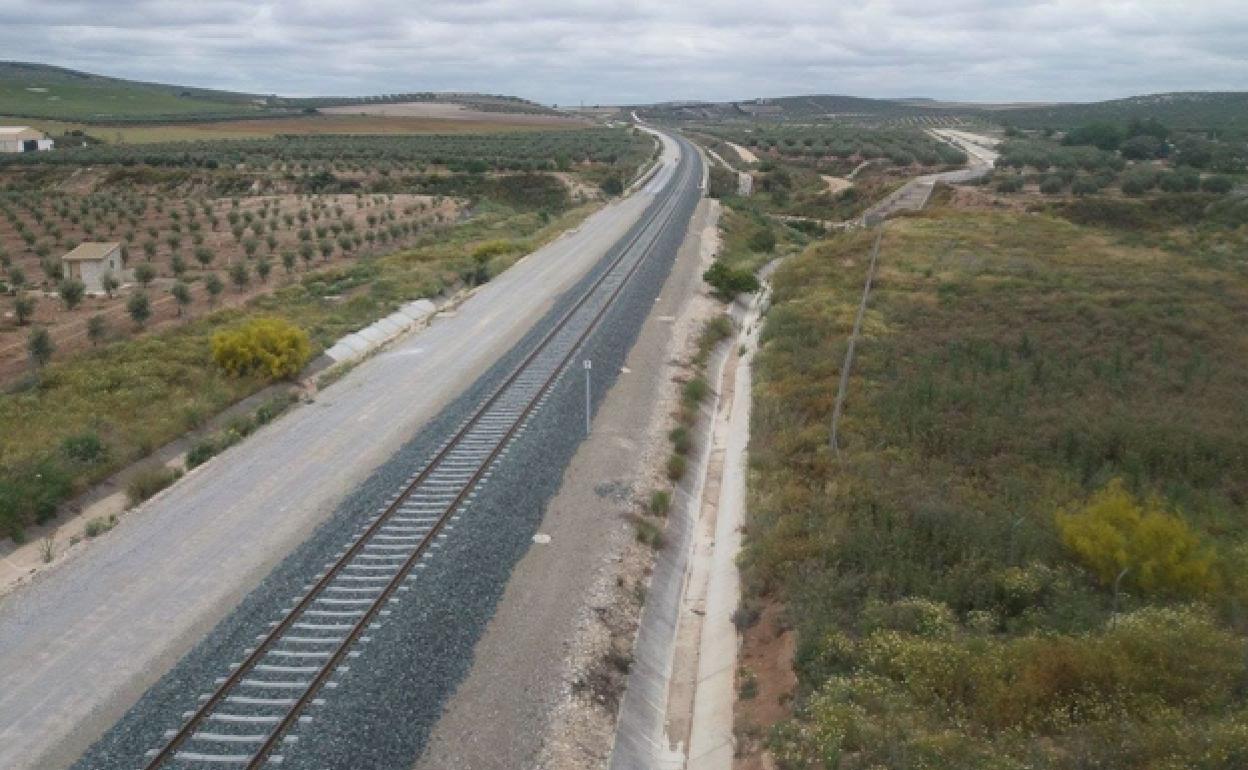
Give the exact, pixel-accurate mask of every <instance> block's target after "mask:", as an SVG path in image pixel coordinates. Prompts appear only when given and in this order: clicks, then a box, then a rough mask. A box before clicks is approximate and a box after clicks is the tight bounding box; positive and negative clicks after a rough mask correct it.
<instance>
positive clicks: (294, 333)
mask: <svg viewBox="0 0 1248 770" xmlns="http://www.w3.org/2000/svg"><path fill="white" fill-rule="evenodd" d="M311 354H312V345H311V343H310V342H309V341H308V334H307V332H305V331H303V330H302V329H300V328H299V327H297V326H295V325H294V324H292V323H290V322H289V321H284V320H282V319H279V318H257V319H255V320H252V321H249V322H247V323H245V324H243V325H242V326H239V327H236V328H234V329H230V330H225V331H220V332H217V333H216V334H214V335H213V337H212V357H213V360H214V361H216V363H217V365H218V366H220V367H221V368H222V369H224V370H225V371H226V372H227V373H228V374H231V375H233V376H235V377H241V376H243V375H246V374H253V373H255V374H260V375H262V376H266V377H271V378H274V379H278V378H287V377H293V376H295V375H296V374H298V372H299V370H300V369H302V368H303V365H304V364H306V363H307V361H308V358H309V357H311Z"/></svg>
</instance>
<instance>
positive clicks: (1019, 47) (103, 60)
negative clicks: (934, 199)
mask: <svg viewBox="0 0 1248 770" xmlns="http://www.w3.org/2000/svg"><path fill="white" fill-rule="evenodd" d="M0 51H3V52H4V56H5V57H6V58H12V59H18V60H31V61H41V62H47V63H52V64H60V65H63V66H69V67H78V68H82V69H87V70H90V71H95V72H101V73H103V74H111V75H118V76H123V77H134V78H140V79H148V80H158V81H165V82H178V83H184V84H188V85H199V86H209V87H218V88H227V89H236V90H247V91H258V92H265V93H268V92H277V93H284V94H291V95H314V94H343V95H354V94H369V93H389V92H397V91H417V90H477V91H488V92H495V93H512V94H517V95H521V96H526V97H529V98H533V99H537V100H540V101H544V102H556V103H561V104H563V103H575V102H582V101H583V102H587V103H600V102H601V103H627V102H649V101H660V100H668V99H734V98H748V97H753V96H767V95H782V94H794V93H816V92H817V93H848V94H856V95H864V96H930V97H934V98H943V99H974V100H986V101H1018V100H1058V99H1063V100H1064V99H1100V98H1110V97H1116V96H1125V95H1130V94H1136V93H1147V92H1155V91H1168V90H1234V89H1239V88H1242V87H1243V85H1244V84H1245V83H1248V56H1245V54H1244V52H1245V51H1248V17H1245V16H1244V14H1243V12H1242V5H1241V0H1236V1H1235V2H1231V1H1229V0H1200V2H1195V3H1189V4H1178V3H1174V2H1171V1H1170V0H1078V1H1076V0H868V1H867V2H853V3H850V2H844V0H841V1H840V2H836V1H835V0H833V1H829V0H820V1H819V2H815V1H814V0H792V1H791V2H783V3H777V2H761V1H760V0H749V1H747V0H715V1H711V0H685V1H684V2H680V3H672V2H670V1H669V2H658V1H657V0H634V1H632V2H624V1H622V0H605V1H599V0H559V1H556V0H528V1H522V0H421V2H419V3H411V2H409V1H407V0H374V1H373V2H370V3H367V4H355V3H343V2H341V0H336V1H335V2H329V1H328V0H259V2H241V1H235V0H226V1H224V2H221V1H218V0H201V1H199V2H188V1H187V0H137V1H136V0H67V1H65V2H55V3H47V2H42V3H37V2H32V1H31V0H0Z"/></svg>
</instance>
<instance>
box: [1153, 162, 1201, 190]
mask: <svg viewBox="0 0 1248 770" xmlns="http://www.w3.org/2000/svg"><path fill="white" fill-rule="evenodd" d="M1158 185H1159V186H1160V187H1161V189H1163V190H1165V191H1166V192H1195V191H1197V190H1199V189H1200V174H1198V173H1196V172H1195V171H1193V170H1192V169H1190V168H1181V169H1178V170H1177V171H1171V172H1170V173H1169V174H1162V175H1161V177H1160V179H1159V180H1158Z"/></svg>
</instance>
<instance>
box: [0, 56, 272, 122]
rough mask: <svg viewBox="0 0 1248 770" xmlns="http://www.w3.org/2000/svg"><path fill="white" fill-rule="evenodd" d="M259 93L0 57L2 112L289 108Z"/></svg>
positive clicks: (131, 113)
mask: <svg viewBox="0 0 1248 770" xmlns="http://www.w3.org/2000/svg"><path fill="white" fill-rule="evenodd" d="M267 102H268V99H267V98H266V97H263V96H260V95H257V94H243V93H234V92H230V91H214V90H211V89H206V88H187V87H182V86H172V85H164V84H161V83H144V82H141V81H137V80H123V79H121V78H113V77H107V76H104V75H94V74H91V73H88V72H79V71H78V70H71V69H65V68H63V67H53V66H50V65H46V64H29V63H25V62H0V113H2V114H4V115H7V116H12V117H28V118H47V119H52V120H70V121H89V122H96V121H122V122H125V121H133V120H161V119H170V120H185V119H188V118H189V119H204V118H214V117H215V118H224V117H231V118H233V117H247V116H259V115H264V114H266V113H272V112H277V113H279V114H281V113H289V112H292V111H293V109H288V110H281V109H274V108H273V107H271V106H269V105H268V104H267Z"/></svg>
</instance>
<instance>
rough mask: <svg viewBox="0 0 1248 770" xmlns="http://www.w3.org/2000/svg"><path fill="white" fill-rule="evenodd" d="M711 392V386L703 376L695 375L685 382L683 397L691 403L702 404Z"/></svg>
mask: <svg viewBox="0 0 1248 770" xmlns="http://www.w3.org/2000/svg"><path fill="white" fill-rule="evenodd" d="M710 393H711V386H710V385H708V384H707V382H706V380H704V379H703V378H702V377H700V376H699V377H694V378H693V379H692V380H689V381H688V382H686V383H685V387H684V389H683V390H682V392H681V397H682V398H684V400H685V401H686V402H688V403H690V404H700V403H702V402H703V401H705V400H706V397H707V396H708V395H710Z"/></svg>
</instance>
